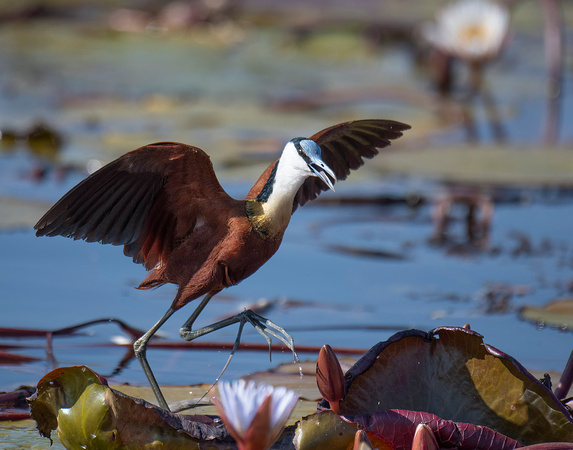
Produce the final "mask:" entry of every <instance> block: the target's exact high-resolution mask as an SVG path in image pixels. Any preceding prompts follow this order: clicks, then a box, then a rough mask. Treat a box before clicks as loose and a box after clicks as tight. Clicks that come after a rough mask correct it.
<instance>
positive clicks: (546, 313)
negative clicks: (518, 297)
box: [519, 298, 573, 330]
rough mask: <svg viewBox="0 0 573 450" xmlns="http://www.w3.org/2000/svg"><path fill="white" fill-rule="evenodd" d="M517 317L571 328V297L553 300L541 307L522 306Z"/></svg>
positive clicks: (572, 305)
mask: <svg viewBox="0 0 573 450" xmlns="http://www.w3.org/2000/svg"><path fill="white" fill-rule="evenodd" d="M519 317H521V318H522V319H525V320H529V321H531V322H535V323H536V324H543V325H549V326H552V327H558V328H560V329H562V330H573V298H567V299H560V300H553V301H552V302H549V303H547V305H545V306H543V307H541V308H540V307H537V306H524V307H523V308H521V310H520V311H519Z"/></svg>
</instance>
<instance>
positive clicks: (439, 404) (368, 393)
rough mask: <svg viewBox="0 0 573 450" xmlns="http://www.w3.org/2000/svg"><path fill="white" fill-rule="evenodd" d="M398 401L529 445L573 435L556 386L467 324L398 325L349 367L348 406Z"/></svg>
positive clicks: (353, 412) (343, 405) (367, 409)
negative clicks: (397, 330)
mask: <svg viewBox="0 0 573 450" xmlns="http://www.w3.org/2000/svg"><path fill="white" fill-rule="evenodd" d="M391 409H395V410H407V411H410V412H415V411H420V412H424V413H431V414H435V415H436V416H438V417H439V418H440V419H444V420H448V421H453V422H461V423H467V424H475V425H479V426H483V427H488V428H491V429H492V430H495V431H496V432H498V433H501V434H503V435H505V436H507V437H509V438H511V439H515V440H517V441H519V442H521V443H522V444H526V445H530V444H536V443H543V442H550V441H556V442H573V418H572V417H571V414H570V413H569V412H568V411H567V410H566V409H565V408H564V406H563V405H562V404H561V403H560V402H559V400H558V399H557V398H556V397H555V396H554V395H553V393H552V392H551V391H550V390H549V389H547V388H546V387H545V386H544V385H542V384H541V383H540V382H539V381H538V380H536V379H535V377H533V376H532V375H531V374H530V373H529V372H528V371H527V370H526V369H525V368H524V367H523V366H522V365H521V364H519V363H518V362H517V361H516V360H515V359H513V358H512V357H511V356H509V355H507V354H505V353H503V352H501V351H499V350H497V349H496V348H494V347H492V346H490V345H487V344H484V342H483V338H482V336H481V335H479V334H478V333H476V332H474V331H472V330H469V329H465V328H455V327H441V328H436V329H435V330H432V331H430V332H429V333H425V332H422V331H419V330H409V331H404V332H401V333H397V334H395V335H394V336H392V337H391V338H390V339H388V340H387V341H385V342H380V343H379V344H377V345H375V346H374V347H373V348H372V349H370V350H369V351H368V352H367V353H366V355H364V356H363V357H362V358H361V359H360V360H359V361H358V362H357V363H356V364H355V365H354V366H353V367H352V368H351V369H350V370H349V371H348V372H347V373H346V396H345V398H344V399H343V400H342V401H341V402H340V413H341V414H343V415H345V416H347V417H348V416H360V415H373V414H377V413H382V412H384V411H386V410H391ZM471 432H473V430H472V431H471Z"/></svg>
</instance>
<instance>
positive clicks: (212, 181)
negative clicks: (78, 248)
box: [34, 142, 236, 269]
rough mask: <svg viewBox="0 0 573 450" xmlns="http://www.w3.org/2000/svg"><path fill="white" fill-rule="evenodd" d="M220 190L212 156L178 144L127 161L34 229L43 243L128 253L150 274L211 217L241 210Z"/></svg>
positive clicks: (85, 184)
mask: <svg viewBox="0 0 573 450" xmlns="http://www.w3.org/2000/svg"><path fill="white" fill-rule="evenodd" d="M235 201H236V200H233V199H232V198H231V197H229V196H228V195H227V193H226V192H225V191H224V189H223V188H222V187H221V185H220V184H219V182H218V180H217V177H216V176H215V172H214V171H213V166H212V164H211V161H210V159H209V156H208V155H207V154H206V153H205V152H204V151H203V150H201V149H199V148H196V147H191V146H188V145H184V144H177V143H167V142H162V143H157V144H151V145H146V146H145V147H141V148H139V149H137V150H133V151H132V152H129V153H126V154H125V155H123V156H121V157H120V158H118V159H116V160H115V161H112V162H111V163H109V164H107V165H106V166H104V167H102V168H101V169H99V170H98V171H97V172H94V173H93V174H92V175H90V176H89V177H87V178H86V179H85V180H83V181H82V182H81V183H79V184H78V185H77V186H75V187H74V188H73V189H72V190H70V191H69V192H68V193H67V194H66V195H64V196H63V197H62V198H61V199H60V200H59V201H58V202H57V203H56V204H55V205H54V206H53V207H52V208H51V209H50V210H49V211H48V212H47V213H46V214H45V215H44V216H43V217H42V218H41V219H40V220H39V221H38V223H37V224H36V225H35V226H34V228H35V229H36V230H37V231H36V235H37V236H44V235H46V236H56V235H61V236H65V237H72V238H74V239H84V240H86V241H88V242H95V241H97V242H101V243H103V244H113V245H123V246H124V253H125V254H126V255H127V256H131V257H133V260H134V261H135V262H138V263H142V264H144V265H145V267H147V268H148V269H150V268H152V267H154V266H155V265H156V264H157V263H159V262H161V261H166V260H167V259H168V258H169V255H170V254H171V252H172V251H173V249H174V248H176V247H177V246H178V245H179V244H180V243H181V242H182V241H183V239H184V238H185V237H187V236H188V235H189V233H191V232H192V231H193V230H194V229H195V227H196V226H199V225H200V224H203V223H205V222H208V221H209V216H210V215H209V210H211V211H212V210H213V209H215V208H217V207H219V208H225V207H226V206H228V205H230V204H231V202H235Z"/></svg>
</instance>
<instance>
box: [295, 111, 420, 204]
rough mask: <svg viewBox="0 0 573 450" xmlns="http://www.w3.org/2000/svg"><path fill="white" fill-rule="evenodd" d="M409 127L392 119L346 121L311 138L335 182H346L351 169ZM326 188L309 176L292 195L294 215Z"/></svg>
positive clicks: (317, 179)
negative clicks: (293, 197)
mask: <svg viewBox="0 0 573 450" xmlns="http://www.w3.org/2000/svg"><path fill="white" fill-rule="evenodd" d="M408 129H410V126H409V125H406V124H404V123H401V122H396V121H393V120H380V119H365V120H355V121H352V122H345V123H341V124H338V125H334V126H332V127H329V128H326V129H324V130H322V131H319V132H318V133H316V134H314V135H313V136H311V137H310V139H312V140H313V141H315V142H316V143H317V144H318V145H319V146H320V149H321V156H322V159H323V161H324V162H325V163H326V164H327V165H328V166H329V167H330V168H331V169H332V170H333V172H334V173H335V175H336V178H337V180H339V181H342V180H345V179H346V177H347V176H348V175H349V174H350V171H351V170H356V169H358V168H359V167H361V166H362V165H363V164H364V159H365V158H366V159H369V158H373V157H374V156H376V155H377V154H378V149H380V148H384V147H387V146H388V145H390V142H391V141H392V140H394V139H398V138H399V137H401V136H402V132H403V131H406V130H408ZM326 190H328V186H326V184H325V183H324V182H323V181H322V180H320V179H319V178H316V177H309V178H307V179H306V181H305V182H304V183H303V185H302V186H301V188H300V189H299V191H298V193H297V195H296V196H295V199H294V202H293V212H294V211H295V210H296V208H297V207H298V206H302V205H304V204H305V203H306V202H308V201H310V200H314V199H315V198H316V197H318V195H319V194H320V193H321V192H322V191H326Z"/></svg>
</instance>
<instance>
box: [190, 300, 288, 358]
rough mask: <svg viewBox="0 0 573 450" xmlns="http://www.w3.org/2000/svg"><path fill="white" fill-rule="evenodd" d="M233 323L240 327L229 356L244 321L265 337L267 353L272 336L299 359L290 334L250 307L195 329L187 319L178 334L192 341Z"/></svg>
mask: <svg viewBox="0 0 573 450" xmlns="http://www.w3.org/2000/svg"><path fill="white" fill-rule="evenodd" d="M235 323H240V327H239V332H238V333H237V339H235V345H234V346H233V350H232V351H231V357H232V356H233V354H234V353H235V351H236V349H237V348H238V347H239V344H240V342H241V334H242V332H243V327H244V325H245V324H246V323H250V324H251V325H252V326H253V327H254V328H255V330H257V332H258V333H259V334H260V335H261V336H263V337H264V338H265V340H266V341H267V343H268V344H269V354H270V353H271V343H272V341H271V336H272V337H275V338H276V339H278V340H279V341H281V342H282V343H283V344H285V345H286V346H287V348H288V349H289V350H290V351H291V352H292V354H293V359H294V361H295V362H298V361H299V358H298V355H297V354H296V351H295V348H294V340H293V338H292V336H291V335H290V334H288V333H287V331H286V330H285V329H284V328H282V327H280V326H278V325H277V324H275V323H274V322H272V321H270V320H269V319H267V318H265V317H263V316H261V315H259V314H257V313H255V312H253V311H251V310H250V309H246V310H244V311H242V312H240V313H238V314H236V315H234V316H232V317H229V318H227V319H223V320H220V321H219V322H216V323H214V324H211V325H207V326H204V327H203V328H199V329H197V330H192V329H191V325H192V322H191V321H190V320H188V321H187V322H185V324H184V325H183V326H182V327H181V329H180V330H179V335H180V336H181V337H182V338H183V339H185V340H186V341H192V340H193V339H196V338H198V337H200V336H203V335H205V334H208V333H211V332H213V331H216V330H220V329H221V328H225V327H228V326H229V325H233V324H235Z"/></svg>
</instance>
